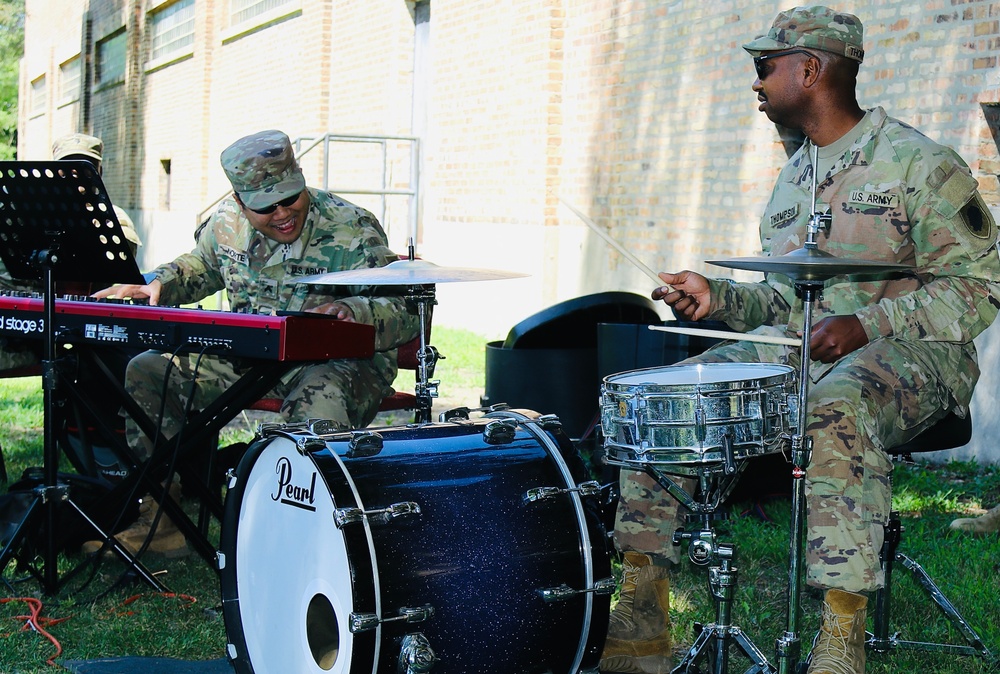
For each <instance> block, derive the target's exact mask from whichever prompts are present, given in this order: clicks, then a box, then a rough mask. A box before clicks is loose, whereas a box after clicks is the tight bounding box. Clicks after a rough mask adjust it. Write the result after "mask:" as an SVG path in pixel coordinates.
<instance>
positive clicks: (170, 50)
mask: <svg viewBox="0 0 1000 674" xmlns="http://www.w3.org/2000/svg"><path fill="white" fill-rule="evenodd" d="M150 28H151V34H152V40H151V44H150V53H149V58H150V59H151V60H157V59H162V58H169V57H171V56H178V55H181V54H183V53H186V52H189V51H191V47H192V45H194V0H179V1H178V2H173V3H170V4H168V5H164V6H162V7H160V8H158V9H157V10H156V11H155V12H153V13H152V15H151V16H150Z"/></svg>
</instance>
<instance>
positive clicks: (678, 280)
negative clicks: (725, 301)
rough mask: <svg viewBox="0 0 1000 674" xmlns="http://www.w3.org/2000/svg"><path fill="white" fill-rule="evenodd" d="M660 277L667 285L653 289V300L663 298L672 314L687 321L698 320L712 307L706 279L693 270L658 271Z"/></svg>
mask: <svg viewBox="0 0 1000 674" xmlns="http://www.w3.org/2000/svg"><path fill="white" fill-rule="evenodd" d="M658 276H659V277H660V279H661V280H662V281H663V282H664V283H666V284H667V285H665V286H662V287H660V288H656V289H654V290H653V292H652V295H651V297H652V298H653V299H654V300H663V301H664V302H666V303H667V304H668V305H669V306H670V308H671V309H673V310H674V314H676V315H677V316H679V317H680V318H684V319H687V320H689V321H700V320H701V319H703V318H705V316H708V314H709V311H710V310H711V308H712V294H711V292H709V286H708V279H706V278H705V277H704V276H702V275H701V274H697V273H695V272H693V271H687V270H685V271H682V272H678V273H676V274H668V273H666V272H660V273H659V274H658Z"/></svg>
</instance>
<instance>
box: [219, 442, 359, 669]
mask: <svg viewBox="0 0 1000 674" xmlns="http://www.w3.org/2000/svg"><path fill="white" fill-rule="evenodd" d="M244 472H245V471H244ZM238 479H239V480H244V481H245V483H244V492H243V496H242V502H241V503H240V509H239V518H238V522H239V524H238V528H237V534H236V536H237V540H236V559H235V560H231V559H230V560H227V563H235V564H236V584H237V588H238V594H239V610H240V616H241V619H242V623H243V637H244V641H245V643H244V644H243V647H244V648H245V649H246V651H247V653H248V655H249V660H250V662H251V663H253V669H254V672H255V674H286V673H287V672H296V673H301V674H331V673H332V674H345V673H346V672H348V671H349V670H350V661H351V654H352V650H353V648H352V646H353V643H352V641H353V635H352V634H351V632H350V630H349V629H348V617H349V616H350V614H351V611H352V608H353V607H352V606H351V603H350V602H351V599H352V596H353V594H352V588H351V582H350V580H351V573H350V571H349V569H350V566H349V563H348V555H347V547H346V544H345V542H344V537H343V536H342V535H341V533H340V532H339V531H338V530H337V529H336V527H335V526H334V521H333V505H334V504H333V501H332V499H331V496H330V493H329V489H328V487H327V485H326V482H325V481H324V478H323V475H322V474H320V472H319V471H318V470H317V468H316V465H315V464H314V463H313V461H312V460H311V459H310V458H309V457H308V456H304V455H302V454H300V453H299V452H298V451H297V450H296V448H295V443H294V442H293V441H291V440H289V439H288V438H284V437H278V438H275V440H274V441H273V442H272V443H271V444H270V445H268V446H267V447H266V448H264V450H263V451H262V452H261V453H260V455H259V457H258V458H257V460H256V462H255V463H254V465H253V468H252V470H250V472H249V474H248V475H240V476H239V478H238Z"/></svg>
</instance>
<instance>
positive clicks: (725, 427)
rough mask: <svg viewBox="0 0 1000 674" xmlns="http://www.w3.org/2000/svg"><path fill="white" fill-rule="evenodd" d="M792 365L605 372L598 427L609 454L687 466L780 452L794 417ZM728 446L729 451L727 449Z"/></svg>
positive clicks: (623, 459)
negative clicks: (606, 374)
mask: <svg viewBox="0 0 1000 674" xmlns="http://www.w3.org/2000/svg"><path fill="white" fill-rule="evenodd" d="M796 381H797V377H796V375H795V370H794V369H793V368H791V367H789V366H787V365H778V364H768V363H697V364H682V365H669V366H665V367H654V368H646V369H642V370H632V371H629V372H623V373H619V374H614V375H609V376H607V377H605V378H604V383H603V385H602V387H601V430H602V432H603V434H604V447H605V451H606V453H607V455H608V458H609V460H611V461H613V462H616V463H619V464H625V465H632V464H635V465H638V466H642V465H645V464H654V465H660V464H665V465H678V466H689V467H692V468H693V469H695V470H697V469H700V468H703V467H708V466H712V465H721V464H723V463H724V462H725V461H727V460H728V459H727V456H726V452H727V451H731V452H732V457H731V458H732V459H736V460H738V459H745V458H749V457H753V456H759V455H763V454H769V453H772V452H778V451H781V450H782V449H783V448H784V447H785V446H786V445H785V442H786V440H787V439H788V437H790V434H791V433H792V432H793V431H794V429H795V427H796V423H797V414H798V397H797V388H796V386H797V385H796ZM727 445H728V446H729V447H731V450H727Z"/></svg>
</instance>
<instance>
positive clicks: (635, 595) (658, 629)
mask: <svg viewBox="0 0 1000 674" xmlns="http://www.w3.org/2000/svg"><path fill="white" fill-rule="evenodd" d="M669 609H670V578H669V576H668V571H667V569H666V568H665V567H660V566H656V565H655V564H653V563H652V559H650V558H649V556H647V555H644V554H642V553H639V552H626V553H625V557H624V559H623V560H622V586H621V593H620V595H619V599H618V604H617V605H616V606H615V610H614V611H612V612H611V616H610V618H609V619H608V638H607V640H606V641H605V642H604V652H603V653H601V665H600V670H601V671H602V672H616V673H618V674H669V672H670V670H671V669H672V668H673V663H672V661H671V657H670V655H671V652H670V612H669Z"/></svg>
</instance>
